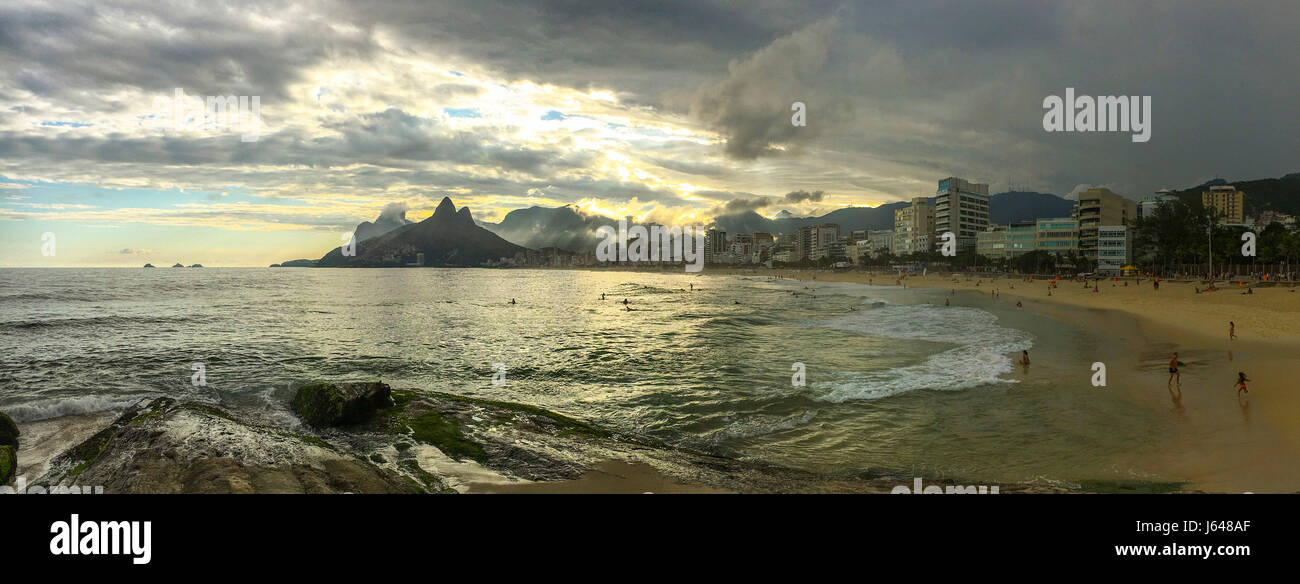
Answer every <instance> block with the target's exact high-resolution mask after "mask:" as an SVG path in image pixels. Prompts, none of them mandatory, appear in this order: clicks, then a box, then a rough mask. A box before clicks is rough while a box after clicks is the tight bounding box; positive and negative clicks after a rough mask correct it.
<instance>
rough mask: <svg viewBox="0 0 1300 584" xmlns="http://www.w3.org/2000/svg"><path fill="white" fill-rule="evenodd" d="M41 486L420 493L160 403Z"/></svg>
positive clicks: (245, 427) (259, 431)
mask: <svg viewBox="0 0 1300 584" xmlns="http://www.w3.org/2000/svg"><path fill="white" fill-rule="evenodd" d="M34 484H42V485H51V486H53V485H93V486H101V487H103V489H104V492H105V493H418V492H422V491H423V489H420V488H418V486H416V485H414V484H413V483H412V482H411V481H410V480H408V479H406V478H404V477H402V476H400V475H398V474H396V473H393V472H391V471H387V470H384V469H381V468H378V467H376V466H375V465H373V464H371V463H370V462H368V461H366V460H364V459H362V458H360V457H356V456H351V455H347V454H344V453H341V452H339V451H337V450H335V448H334V447H333V446H331V445H330V444H327V443H326V442H324V441H322V440H321V439H319V438H316V437H314V436H310V435H307V434H300V433H294V432H287V431H284V430H279V429H276V428H270V427H264V426H258V425H255V424H249V423H245V422H240V421H238V420H235V419H233V418H232V417H231V416H230V414H229V413H227V412H225V411H224V410H222V409H219V408H216V407H213V406H210V405H206V404H198V403H188V402H187V403H180V402H177V401H176V400H173V399H170V398H158V399H155V400H154V401H152V402H149V403H148V404H147V405H137V406H135V407H132V408H130V409H129V410H127V411H126V412H125V413H124V414H122V415H121V416H120V417H119V418H118V419H117V420H116V421H114V422H113V423H112V424H111V425H110V426H109V427H107V428H105V429H104V430H102V431H100V432H99V433H98V434H96V435H94V436H92V437H91V438H90V439H88V440H86V441H85V442H83V443H81V444H80V445H78V446H76V447H73V448H71V449H69V450H68V451H66V452H64V453H63V454H61V455H59V456H58V457H56V458H55V459H54V460H53V461H52V462H51V463H50V471H49V472H48V473H46V474H45V476H43V477H41V478H39V479H38V480H36V481H34Z"/></svg>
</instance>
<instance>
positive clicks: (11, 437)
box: [0, 412, 20, 448]
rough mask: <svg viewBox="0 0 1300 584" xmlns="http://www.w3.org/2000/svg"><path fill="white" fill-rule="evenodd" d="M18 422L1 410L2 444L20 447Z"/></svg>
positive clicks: (0, 440)
mask: <svg viewBox="0 0 1300 584" xmlns="http://www.w3.org/2000/svg"><path fill="white" fill-rule="evenodd" d="M19 434H20V432H19V431H18V424H15V423H14V419H13V418H10V417H9V416H8V415H7V414H5V413H4V412H0V446H13V447H14V448H18V435H19Z"/></svg>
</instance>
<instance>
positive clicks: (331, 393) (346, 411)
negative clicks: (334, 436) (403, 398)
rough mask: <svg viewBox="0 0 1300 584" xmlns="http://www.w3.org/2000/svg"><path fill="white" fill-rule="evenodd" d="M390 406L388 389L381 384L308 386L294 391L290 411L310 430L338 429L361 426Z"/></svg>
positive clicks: (390, 399)
mask: <svg viewBox="0 0 1300 584" xmlns="http://www.w3.org/2000/svg"><path fill="white" fill-rule="evenodd" d="M392 403H393V398H392V389H391V388H389V387H388V386H387V385H385V384H384V383H382V382H377V383H312V384H309V385H304V386H302V387H300V388H298V393H297V394H296V395H295V396H294V398H293V411H294V412H296V413H297V414H298V415H299V416H300V417H302V419H303V420H306V421H307V423H309V424H311V425H313V426H317V427H326V426H340V425H344V424H359V423H361V422H364V421H366V420H367V419H368V418H370V416H371V415H372V414H374V413H375V411H376V410H379V409H381V408H386V407H388V406H390V405H392Z"/></svg>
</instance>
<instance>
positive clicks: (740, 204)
mask: <svg viewBox="0 0 1300 584" xmlns="http://www.w3.org/2000/svg"><path fill="white" fill-rule="evenodd" d="M771 204H772V199H770V198H766V197H758V198H753V197H750V198H739V199H732V200H730V201H727V202H726V203H723V204H721V205H717V206H715V207H713V208H712V209H710V210H709V212H710V213H711V214H713V215H730V214H733V213H743V212H745V211H757V210H758V209H762V208H764V207H767V206H769V205H771Z"/></svg>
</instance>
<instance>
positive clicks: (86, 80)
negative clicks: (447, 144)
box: [0, 0, 374, 109]
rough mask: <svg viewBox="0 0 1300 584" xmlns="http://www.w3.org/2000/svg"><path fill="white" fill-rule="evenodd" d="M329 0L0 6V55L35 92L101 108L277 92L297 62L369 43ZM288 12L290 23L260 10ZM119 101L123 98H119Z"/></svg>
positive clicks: (359, 52) (14, 78) (358, 52)
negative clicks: (333, 11)
mask: <svg viewBox="0 0 1300 584" xmlns="http://www.w3.org/2000/svg"><path fill="white" fill-rule="evenodd" d="M330 6H331V3H326V2H302V3H299V4H297V5H296V7H294V8H292V9H290V8H289V7H288V6H286V5H283V4H279V5H277V4H265V3H262V2H239V1H237V0H236V1H233V2H222V3H220V4H216V3H207V2H194V3H192V2H170V3H169V2H158V3H136V2H120V3H118V2H61V3H52V4H39V5H35V6H33V5H18V4H14V5H7V6H5V7H3V8H0V63H2V64H3V65H4V71H6V72H8V73H7V76H9V77H10V79H11V83H13V84H15V85H17V86H19V87H22V88H24V89H26V90H28V91H31V92H32V93H34V94H36V95H38V96H46V97H56V98H58V99H60V100H62V101H65V102H68V103H71V104H77V105H81V106H85V107H92V108H96V109H98V108H104V107H105V106H106V105H110V104H106V103H105V102H106V98H107V97H108V96H109V95H110V92H111V91H112V90H114V89H116V88H119V87H138V88H143V89H145V90H149V91H156V92H159V93H170V92H171V91H172V90H173V89H174V88H177V87H181V88H185V89H186V90H187V91H190V92H191V93H201V94H214V95H216V94H219V95H231V94H233V95H259V96H262V97H263V98H264V99H268V100H276V99H283V98H285V97H286V96H287V95H288V87H289V86H290V85H291V84H292V83H294V82H295V81H298V80H299V79H300V73H301V72H302V70H303V69H304V68H306V67H308V66H311V65H313V64H317V63H320V62H322V61H326V60H329V59H336V58H340V57H361V58H364V57H366V56H368V55H370V54H372V51H373V50H374V44H373V39H372V38H371V33H372V30H371V29H370V28H369V26H368V25H366V24H365V23H359V25H358V24H357V23H353V24H354V26H353V27H349V28H347V29H342V28H339V27H336V26H334V24H335V22H334V21H333V19H332V18H331V15H330V10H329V8H330ZM276 15H286V16H288V17H290V18H292V19H293V23H292V26H289V27H269V26H264V25H261V24H260V23H259V22H258V17H261V16H276ZM117 105H120V104H117Z"/></svg>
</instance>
